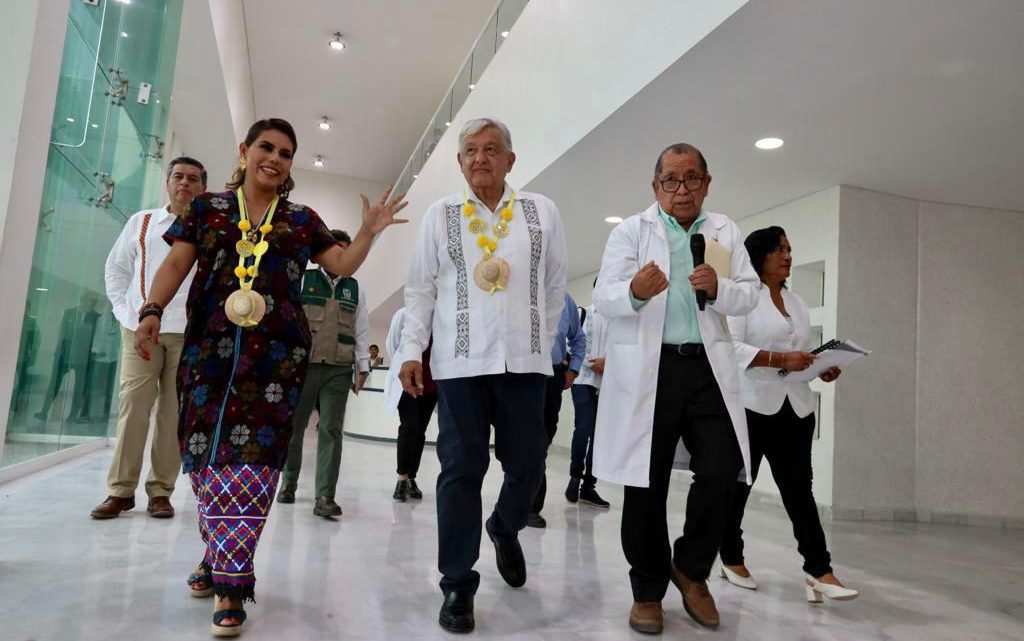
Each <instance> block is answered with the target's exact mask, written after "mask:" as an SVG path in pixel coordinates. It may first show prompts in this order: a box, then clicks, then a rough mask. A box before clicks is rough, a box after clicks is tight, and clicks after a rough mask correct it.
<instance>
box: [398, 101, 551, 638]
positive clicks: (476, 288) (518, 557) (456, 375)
mask: <svg viewBox="0 0 1024 641" xmlns="http://www.w3.org/2000/svg"><path fill="white" fill-rule="evenodd" d="M515 158H516V156H515V154H514V153H513V152H512V140H511V136H510V134H509V131H508V128H507V127H506V126H505V125H504V124H502V123H500V122H498V121H496V120H493V119H490V118H482V119H477V120H471V121H469V122H468V123H466V125H465V127H463V129H462V132H461V133H460V135H459V154H458V161H459V165H460V167H461V169H462V173H463V175H464V176H465V179H466V185H465V186H464V187H463V188H461V189H460V190H459V191H457V192H456V193H453V194H452V195H450V196H448V197H447V198H443V199H441V200H439V201H437V202H436V203H434V204H433V205H431V206H430V208H429V209H428V210H427V212H426V215H425V216H424V218H423V222H422V225H421V228H420V234H419V241H418V244H417V248H416V252H415V254H414V256H413V259H412V264H411V265H410V267H409V274H408V278H407V280H406V284H405V325H404V327H403V330H402V341H401V348H400V350H399V353H398V354H397V355H396V358H401V359H402V368H401V372H400V374H399V378H400V379H401V381H402V386H403V389H405V391H406V392H408V393H409V394H412V395H413V396H417V395H419V394H420V393H422V390H423V380H422V363H421V359H422V354H423V351H424V350H425V349H426V347H427V342H428V339H429V337H430V336H431V333H432V334H433V340H434V342H433V349H432V351H431V357H430V368H431V373H432V375H433V377H434V379H435V380H436V381H437V384H438V388H439V403H438V427H439V433H438V439H437V455H438V458H440V460H441V473H440V475H439V476H438V479H437V520H438V568H439V569H440V571H441V574H442V578H441V584H440V586H441V591H442V592H443V593H444V595H445V600H444V604H443V605H442V607H441V612H440V616H439V623H440V624H441V627H443V628H444V629H446V630H449V631H452V632H469V631H470V630H472V629H473V627H474V618H473V595H474V594H475V592H476V590H477V587H478V586H479V583H480V575H479V574H478V573H477V572H475V571H474V570H473V564H474V563H475V562H476V560H477V558H478V557H479V553H480V536H481V523H480V522H481V519H482V505H481V500H480V486H481V484H482V483H483V479H484V475H485V474H486V472H487V467H488V464H489V463H490V452H489V449H488V443H489V440H490V433H491V429H490V428H491V425H493V426H494V435H495V455H496V456H497V458H498V460H499V461H500V462H501V465H502V470H503V471H504V473H505V479H504V483H503V484H502V488H501V493H500V495H499V497H498V502H497V504H496V505H495V506H494V510H493V511H492V513H491V516H490V518H488V519H487V523H486V529H487V534H488V536H489V537H490V539H491V541H492V542H493V543H494V546H495V553H496V556H497V565H498V571H499V573H500V574H501V576H502V578H503V579H504V580H505V581H506V582H507V583H508V584H509V585H511V586H512V587H519V586H521V585H523V584H524V583H525V582H526V563H525V560H524V559H523V552H522V549H521V548H520V546H519V541H518V533H519V531H520V530H521V529H523V527H525V526H526V521H527V517H528V515H529V511H530V503H531V501H532V499H533V497H534V495H535V493H536V490H537V487H538V485H539V483H540V479H541V475H542V474H543V470H544V453H545V450H546V449H547V440H548V437H547V433H546V431H545V428H544V388H545V383H546V379H547V377H548V376H551V346H552V344H553V342H554V335H555V330H556V329H557V327H558V320H559V316H560V315H561V313H562V307H563V304H564V294H565V278H566V266H567V256H566V247H565V237H564V235H563V232H562V223H561V220H560V219H559V215H558V209H557V208H556V207H555V205H554V203H552V202H551V201H550V200H549V199H547V198H545V197H544V196H541V195H539V194H533V193H526V192H519V191H516V190H513V189H512V188H511V187H509V186H508V185H507V184H506V183H505V176H506V175H507V174H508V172H509V171H510V170H511V169H512V165H513V163H514V162H515Z"/></svg>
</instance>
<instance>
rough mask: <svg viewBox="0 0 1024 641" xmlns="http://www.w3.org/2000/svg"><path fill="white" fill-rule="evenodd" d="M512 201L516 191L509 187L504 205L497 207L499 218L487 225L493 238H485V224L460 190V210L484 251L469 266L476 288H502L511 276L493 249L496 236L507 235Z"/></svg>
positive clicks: (478, 244)
mask: <svg viewBox="0 0 1024 641" xmlns="http://www.w3.org/2000/svg"><path fill="white" fill-rule="evenodd" d="M515 202H516V192H515V190H513V191H512V197H511V198H510V199H509V201H508V204H507V205H505V207H504V208H503V209H502V210H501V214H500V216H501V220H499V221H498V222H496V223H494V225H492V226H491V231H493V232H494V238H488V237H487V234H486V230H487V223H485V222H484V221H483V220H481V219H480V218H479V217H478V216H477V215H476V207H474V206H473V204H472V203H471V202H469V194H468V192H466V191H463V192H462V213H463V214H465V216H466V218H468V219H469V225H468V229H469V232H470V233H471V234H476V244H477V246H478V247H479V248H480V249H481V251H483V253H484V257H483V259H482V260H481V261H480V262H479V263H477V265H476V267H475V268H474V269H473V280H474V282H475V283H476V285H477V287H479V288H480V289H482V290H484V291H485V292H487V293H488V294H493V293H494V292H503V291H505V286H506V285H508V279H509V276H510V275H511V271H512V269H511V267H510V266H509V264H508V261H506V260H504V259H503V258H498V257H496V256H495V255H494V252H495V251H496V250H497V249H498V239H499V238H505V237H506V236H508V234H509V227H508V224H509V223H510V222H511V221H512V207H513V206H514V205H515Z"/></svg>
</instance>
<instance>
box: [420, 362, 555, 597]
mask: <svg viewBox="0 0 1024 641" xmlns="http://www.w3.org/2000/svg"><path fill="white" fill-rule="evenodd" d="M546 378H547V377H546V376H544V375H543V374H510V373H505V374H493V375H488V376H473V377H467V378H452V379H447V380H440V381H437V385H438V388H439V394H438V428H439V429H438V435H437V456H438V458H439V459H440V461H441V473H440V474H439V475H438V477H437V545H438V551H437V567H438V569H439V570H440V571H441V575H442V577H441V584H440V585H441V591H442V592H444V593H445V594H446V595H447V594H448V593H449V592H451V591H452V590H460V591H467V592H470V593H475V592H476V589H477V587H478V586H479V585H480V575H479V574H478V573H477V572H476V571H475V570H473V565H474V564H475V563H476V561H477V559H478V558H479V557H480V536H481V525H482V523H481V521H482V517H483V506H482V505H481V503H482V501H481V499H480V487H481V485H482V484H483V480H484V475H485V474H486V473H487V467H488V465H489V464H490V461H491V456H490V450H489V441H490V436H491V426H492V425H493V426H494V454H495V456H496V457H497V459H498V461H499V462H501V468H502V470H503V471H504V473H505V481H504V483H502V486H501V492H500V493H499V495H498V502H497V503H496V504H495V505H494V510H493V513H492V515H491V518H492V520H491V525H492V533H493V534H494V535H495V536H501V537H515V536H516V535H517V533H518V532H519V530H521V529H523V528H524V527H526V519H527V517H528V516H529V513H530V503H531V501H532V500H533V498H534V496H535V494H536V492H537V487H538V484H539V483H540V479H541V477H542V475H543V473H544V454H545V452H546V450H547V443H548V436H547V432H546V431H545V429H544V384H545V380H546Z"/></svg>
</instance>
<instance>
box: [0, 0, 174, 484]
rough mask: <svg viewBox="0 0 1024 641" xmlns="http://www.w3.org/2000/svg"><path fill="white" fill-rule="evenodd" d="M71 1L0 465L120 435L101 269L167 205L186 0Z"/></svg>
mask: <svg viewBox="0 0 1024 641" xmlns="http://www.w3.org/2000/svg"><path fill="white" fill-rule="evenodd" d="M69 2H70V3H71V5H70V16H69V20H68V27H67V36H66V40H65V44H64V53H63V59H62V63H61V77H60V85H59V87H58V91H57V103H56V107H55V109H54V114H53V128H52V135H51V141H50V152H49V156H48V158H47V167H46V179H45V182H44V186H43V197H42V202H41V203H40V213H39V229H38V232H37V236H36V246H35V251H34V254H33V258H32V273H31V277H30V282H29V288H28V292H27V296H28V300H27V305H26V311H25V319H24V323H23V325H22V333H21V346H20V349H19V354H18V364H17V372H16V378H15V388H14V391H13V394H12V399H11V408H10V414H9V419H8V425H7V436H6V442H5V444H4V448H3V457H2V459H0V467H2V466H5V465H10V464H14V463H19V462H22V461H25V460H28V459H30V458H34V457H36V456H40V455H42V454H47V453H50V452H54V451H57V450H59V449H62V448H65V447H69V446H71V445H75V444H78V443H82V442H85V441H88V440H90V439H95V438H100V437H106V436H108V435H112V434H113V430H114V426H115V423H116V418H117V402H116V396H117V394H116V390H117V361H118V358H117V355H118V354H119V353H120V333H119V332H120V330H119V327H118V324H117V322H116V321H115V320H114V318H113V315H112V314H111V312H110V303H109V301H108V300H107V297H106V292H105V287H104V279H103V265H104V262H105V260H106V256H107V253H108V251H109V250H110V247H111V246H112V245H113V243H114V240H115V239H116V238H117V235H118V234H119V233H120V232H121V228H122V227H123V226H124V223H125V221H126V220H127V219H128V217H129V216H131V215H132V214H133V213H135V212H136V211H138V210H139V209H143V208H146V207H154V206H157V205H159V204H160V203H159V198H160V185H161V182H162V180H161V177H162V173H163V163H164V160H165V159H164V158H163V137H164V136H165V135H166V130H167V122H168V108H169V106H170V104H169V103H170V100H169V97H170V92H171V84H172V82H173V79H174V61H175V57H176V54H177V42H178V34H179V31H180V24H181V12H182V2H183V0H132V2H130V3H128V2H120V1H118V0H100V1H99V3H98V4H97V5H95V6H94V5H91V4H88V3H85V2H82V1H81V0H69ZM147 92H148V99H146V94H147Z"/></svg>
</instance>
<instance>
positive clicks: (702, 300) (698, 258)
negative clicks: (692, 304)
mask: <svg viewBox="0 0 1024 641" xmlns="http://www.w3.org/2000/svg"><path fill="white" fill-rule="evenodd" d="M690 253H691V254H693V266H694V267H697V265H703V264H704V234H694V235H693V236H690ZM695 293H696V294H697V308H698V309H700V311H702V312H703V311H704V305H706V304H707V302H708V293H707V292H706V291H704V290H703V289H698V290H696V292H695Z"/></svg>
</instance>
